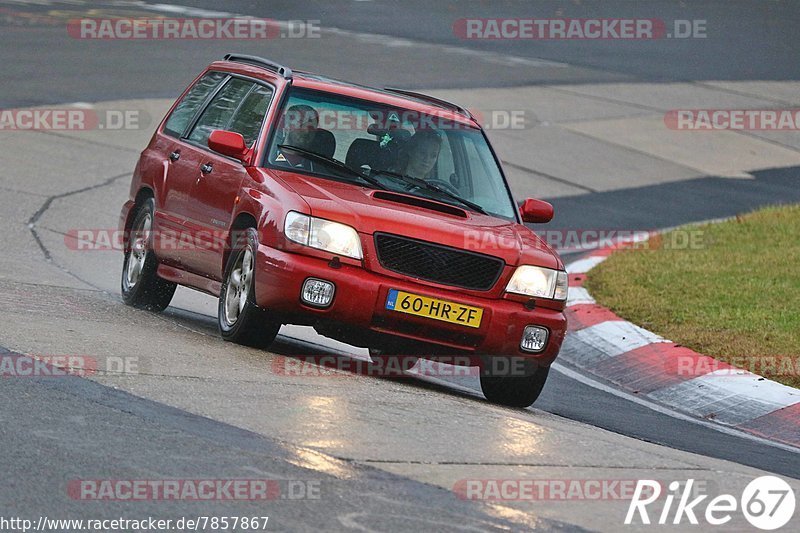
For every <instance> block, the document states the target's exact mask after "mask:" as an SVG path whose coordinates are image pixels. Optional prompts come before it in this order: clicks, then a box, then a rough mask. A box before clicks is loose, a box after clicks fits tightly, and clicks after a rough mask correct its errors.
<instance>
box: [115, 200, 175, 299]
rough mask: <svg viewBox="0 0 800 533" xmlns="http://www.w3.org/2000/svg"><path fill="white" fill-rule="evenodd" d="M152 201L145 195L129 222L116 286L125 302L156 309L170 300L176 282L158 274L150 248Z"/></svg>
mask: <svg viewBox="0 0 800 533" xmlns="http://www.w3.org/2000/svg"><path fill="white" fill-rule="evenodd" d="M155 211H156V203H155V200H153V199H152V198H148V199H147V200H145V202H144V203H143V204H142V205H141V206H140V207H139V210H138V211H137V213H136V217H135V218H134V219H133V224H131V232H130V237H129V239H128V243H127V245H126V247H125V259H124V260H123V262H122V279H121V282H120V288H121V292H122V301H123V302H125V303H126V304H127V305H130V306H133V307H137V308H139V309H146V310H148V311H155V312H160V311H163V310H164V309H166V308H167V306H168V305H169V303H170V302H171V301H172V296H173V295H174V294H175V289H176V288H177V285H176V284H175V283H172V282H171V281H167V280H165V279H162V278H160V277H159V276H158V273H157V272H156V271H157V270H158V259H157V258H156V254H155V252H154V251H153V232H152V228H153V217H154V215H155Z"/></svg>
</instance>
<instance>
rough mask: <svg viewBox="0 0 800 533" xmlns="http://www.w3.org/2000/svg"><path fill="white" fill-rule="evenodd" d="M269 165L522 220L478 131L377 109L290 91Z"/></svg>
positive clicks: (417, 114) (450, 122)
mask: <svg viewBox="0 0 800 533" xmlns="http://www.w3.org/2000/svg"><path fill="white" fill-rule="evenodd" d="M267 165H268V166H269V167H272V168H276V169H281V170H292V171H294V172H301V173H308V174H313V175H316V176H320V177H324V178H332V179H337V180H346V181H352V182H353V183H358V184H359V185H363V186H366V187H372V188H384V189H388V190H393V191H398V192H402V193H405V194H411V195H415V196H421V197H426V198H432V199H435V200H437V201H440V202H445V203H449V204H452V205H456V206H458V207H461V208H464V209H467V210H472V211H479V212H486V213H489V214H492V215H496V216H500V217H503V218H507V219H510V220H515V209H514V203H513V200H512V199H511V195H510V193H509V191H508V187H507V186H506V184H505V182H504V180H503V175H502V173H501V172H500V169H499V168H498V165H497V161H496V160H495V158H494V156H493V154H492V151H491V149H490V148H489V146H488V144H487V143H486V139H485V138H484V136H483V133H482V132H481V131H480V130H479V129H477V128H474V127H472V126H469V125H466V124H463V123H460V122H456V121H453V120H451V119H445V118H442V117H437V116H433V115H425V114H422V113H420V112H417V111H411V110H407V109H403V108H397V107H388V106H386V105H385V104H381V103H377V102H369V101H365V100H357V99H354V98H348V97H343V96H339V95H334V94H331V93H325V92H320V91H311V90H307V89H299V88H293V89H291V93H290V94H289V98H288V99H287V101H286V103H285V104H284V108H283V114H282V117H281V119H280V122H279V124H278V127H277V129H276V131H275V133H274V134H273V136H272V142H271V145H270V148H269V152H268V154H267ZM360 176H364V177H363V178H362V177H360Z"/></svg>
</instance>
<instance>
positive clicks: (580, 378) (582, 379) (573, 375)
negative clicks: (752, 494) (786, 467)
mask: <svg viewBox="0 0 800 533" xmlns="http://www.w3.org/2000/svg"><path fill="white" fill-rule="evenodd" d="M551 368H553V370H555V371H556V372H560V373H561V374H563V375H565V376H567V377H568V378H570V379H574V380H575V381H577V382H579V383H583V384H584V385H587V386H589V387H592V388H595V389H598V390H601V391H603V392H606V393H608V394H611V395H613V396H616V397H618V398H622V399H624V400H628V401H630V402H633V403H635V404H637V405H641V406H642V407H646V408H648V409H650V410H651V411H655V412H657V413H661V414H662V415H667V416H670V417H672V418H677V419H678V420H683V421H685V422H691V423H693V424H698V425H700V426H703V427H706V428H708V429H713V430H714V431H717V432H719V433H724V434H725V435H731V436H734V437H739V438H743V439H747V440H751V441H753V442H757V443H759V444H764V445H766V446H772V447H773V448H778V449H780V450H783V451H787V452H793V453H797V454H800V449H798V448H795V447H794V446H789V445H788V444H782V443H780V442H774V441H771V440H767V439H763V438H761V437H758V436H756V435H753V434H751V433H746V432H744V431H741V430H738V429H734V428H732V427H729V426H723V425H720V424H718V423H714V422H708V421H706V420H702V419H699V418H695V417H693V416H689V415H685V414H683V413H680V412H678V411H675V410H673V409H670V408H668V407H664V406H662V405H659V404H657V403H654V402H650V401H648V400H645V399H643V398H641V397H640V396H635V395H633V394H629V393H627V392H623V391H621V390H619V389H616V388H614V387H610V386H608V385H605V384H603V383H600V382H599V381H595V380H593V379H592V378H590V377H587V376H585V375H583V374H581V373H580V372H576V371H575V370H572V369H570V368H567V367H565V366H564V365H562V364H560V363H558V362H556V363H553V365H552V367H551ZM534 405H535V404H534ZM669 447H670V448H671V447H672V446H669Z"/></svg>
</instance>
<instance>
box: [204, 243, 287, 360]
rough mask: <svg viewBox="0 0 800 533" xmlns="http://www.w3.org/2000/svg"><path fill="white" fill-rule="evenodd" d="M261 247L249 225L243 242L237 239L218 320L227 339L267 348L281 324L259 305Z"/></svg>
mask: <svg viewBox="0 0 800 533" xmlns="http://www.w3.org/2000/svg"><path fill="white" fill-rule="evenodd" d="M257 250H258V235H257V233H256V230H255V229H253V228H248V229H247V231H246V238H245V239H244V242H242V243H234V246H233V250H232V251H231V255H230V258H229V259H228V264H227V266H226V267H225V276H224V277H223V281H222V290H221V291H220V295H219V307H218V310H217V323H218V325H219V331H220V335H222V338H223V339H225V340H226V341H230V342H235V343H237V344H243V345H245V346H252V347H254V348H267V347H268V346H269V345H270V344H272V341H274V340H275V337H276V336H277V335H278V330H279V329H280V328H281V324H280V322H277V321H276V320H274V319H272V318H271V317H270V316H269V313H267V311H265V310H264V309H261V308H260V307H258V305H256V300H255V292H256V291H255V263H256V251H257Z"/></svg>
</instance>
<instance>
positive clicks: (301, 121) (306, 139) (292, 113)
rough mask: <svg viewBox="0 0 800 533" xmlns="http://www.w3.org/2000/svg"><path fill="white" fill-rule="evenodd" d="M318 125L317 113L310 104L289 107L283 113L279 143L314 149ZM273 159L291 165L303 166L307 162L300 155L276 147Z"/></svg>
mask: <svg viewBox="0 0 800 533" xmlns="http://www.w3.org/2000/svg"><path fill="white" fill-rule="evenodd" d="M318 126H319V113H317V110H316V109H314V108H313V107H311V106H310V105H305V104H298V105H293V106H291V107H289V108H288V109H287V110H286V113H285V114H284V115H283V128H282V129H281V131H280V132H279V134H278V142H277V143H276V145H279V144H286V145H289V146H296V147H297V148H302V149H303V150H309V151H314V141H315V139H316V136H317V131H318ZM273 160H274V161H275V162H277V163H286V164H289V165H291V166H293V167H303V166H305V165H307V164H308V162H307V161H306V160H305V159H303V158H302V157H300V156H296V155H292V154H289V153H282V152H280V150H279V149H278V148H277V147H276V148H275V153H274V155H273Z"/></svg>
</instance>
